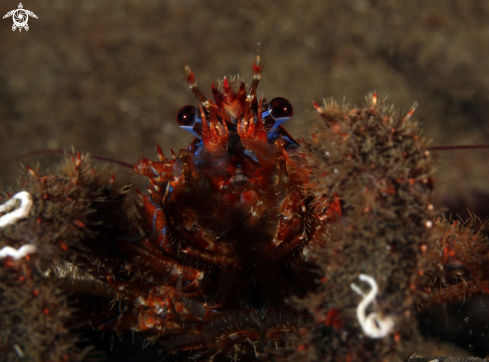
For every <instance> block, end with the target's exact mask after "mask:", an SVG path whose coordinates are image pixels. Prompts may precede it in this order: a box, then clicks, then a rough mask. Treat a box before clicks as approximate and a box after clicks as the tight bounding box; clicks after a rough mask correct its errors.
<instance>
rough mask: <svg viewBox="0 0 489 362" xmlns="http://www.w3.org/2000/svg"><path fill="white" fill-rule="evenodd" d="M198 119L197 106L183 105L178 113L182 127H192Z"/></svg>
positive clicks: (178, 120)
mask: <svg viewBox="0 0 489 362" xmlns="http://www.w3.org/2000/svg"><path fill="white" fill-rule="evenodd" d="M196 119H197V108H195V107H194V106H183V107H182V108H180V110H179V111H178V114H177V123H178V125H179V126H180V127H182V128H184V127H190V128H192V127H193V126H194V124H195V120H196Z"/></svg>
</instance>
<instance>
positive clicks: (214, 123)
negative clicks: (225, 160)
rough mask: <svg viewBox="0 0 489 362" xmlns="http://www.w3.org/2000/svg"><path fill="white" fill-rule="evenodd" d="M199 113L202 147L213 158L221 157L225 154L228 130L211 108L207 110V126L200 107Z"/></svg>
mask: <svg viewBox="0 0 489 362" xmlns="http://www.w3.org/2000/svg"><path fill="white" fill-rule="evenodd" d="M199 108H200V113H201V115H202V140H203V141H204V147H205V149H206V151H207V152H208V153H210V154H211V155H212V156H214V157H219V156H222V155H223V154H224V153H226V152H227V148H228V128H227V126H226V124H223V123H222V122H221V121H219V119H218V118H217V115H216V112H215V110H214V108H213V107H211V108H209V124H207V117H206V114H205V113H204V110H203V109H202V107H199Z"/></svg>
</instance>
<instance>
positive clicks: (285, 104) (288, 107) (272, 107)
mask: <svg viewBox="0 0 489 362" xmlns="http://www.w3.org/2000/svg"><path fill="white" fill-rule="evenodd" d="M268 110H269V111H270V115H271V116H272V117H273V119H275V121H278V120H279V119H281V118H286V119H285V120H284V121H282V122H285V121H287V120H288V119H289V118H290V117H292V114H294V108H293V107H292V104H291V103H290V102H289V101H288V100H287V99H285V98H282V97H278V98H274V99H272V100H271V102H270V103H269V104H268ZM282 122H281V123H282Z"/></svg>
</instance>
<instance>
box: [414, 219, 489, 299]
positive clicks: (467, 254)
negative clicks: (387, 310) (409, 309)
mask: <svg viewBox="0 0 489 362" xmlns="http://www.w3.org/2000/svg"><path fill="white" fill-rule="evenodd" d="M435 224H436V225H435V226H436V227H437V228H439V229H441V233H442V237H441V238H439V239H438V240H436V242H435V243H434V244H433V245H432V247H431V248H429V251H430V263H429V266H428V268H427V270H426V272H425V273H424V280H425V283H424V284H423V288H424V290H423V292H422V293H421V296H420V300H419V302H420V306H421V307H422V308H428V307H431V306H435V305H439V304H445V303H454V302H460V301H461V300H465V299H466V298H467V299H468V298H473V297H476V296H479V295H481V294H487V293H489V271H488V269H487V265H488V263H489V237H488V229H489V228H488V224H487V221H486V222H482V221H481V220H480V219H479V218H477V217H476V216H475V215H471V218H470V219H469V220H467V221H465V222H462V221H455V222H451V221H449V220H446V219H439V220H437V222H436V223H435Z"/></svg>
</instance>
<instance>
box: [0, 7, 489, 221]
mask: <svg viewBox="0 0 489 362" xmlns="http://www.w3.org/2000/svg"><path fill="white" fill-rule="evenodd" d="M17 1H18V0H16V1H14V0H2V1H1V3H0V15H3V14H6V13H7V12H8V11H10V10H13V9H16V8H17V6H18V3H17ZM23 5H24V8H25V9H28V10H30V11H33V12H34V13H35V14H36V15H37V16H38V17H39V19H34V18H30V19H29V26H30V29H29V31H28V32H26V31H24V30H23V31H22V32H19V31H18V30H17V31H15V32H12V30H11V27H12V18H7V19H3V20H1V21H0V164H2V165H1V166H0V190H5V187H6V185H9V184H13V183H15V179H16V178H17V177H18V175H19V169H20V166H19V163H18V162H14V163H13V164H10V165H6V164H5V162H8V161H10V160H12V159H14V158H15V157H16V156H18V155H21V154H23V153H26V152H31V151H36V150H46V149H51V150H52V149H68V150H69V149H71V147H72V146H74V147H75V148H76V149H77V150H82V151H89V152H90V153H92V154H95V155H100V156H107V157H112V158H114V159H117V160H121V161H126V162H131V163H134V162H135V161H136V158H137V157H140V156H146V157H150V158H154V157H155V156H156V147H155V145H156V144H157V143H158V144H160V145H161V147H162V148H163V151H164V152H165V153H166V154H169V150H170V148H173V149H174V150H175V151H178V150H179V149H180V148H184V147H186V146H187V145H188V143H189V142H190V141H191V139H192V137H191V136H190V134H189V133H187V132H185V131H182V130H180V129H179V128H178V126H177V124H176V122H175V116H176V113H177V111H178V109H179V108H180V107H181V106H183V105H185V104H196V99H195V97H194V96H193V94H192V93H191V92H190V90H189V89H188V87H187V85H186V84H185V82H184V80H183V79H182V78H181V76H180V75H181V74H183V73H184V69H183V67H184V65H185V62H187V63H188V65H189V66H191V68H192V70H193V71H194V72H195V74H196V76H197V83H198V85H199V86H200V87H201V89H202V90H203V92H204V93H205V94H206V95H208V96H211V91H210V82H211V81H215V80H216V79H217V78H218V77H222V76H224V75H227V76H228V77H229V76H231V75H235V74H239V75H240V76H241V77H243V78H244V79H245V80H246V81H247V82H248V83H249V82H250V81H251V79H252V72H251V64H252V62H253V60H254V58H255V56H256V52H257V48H258V46H257V44H258V43H260V44H261V45H260V54H261V56H262V60H263V61H264V62H266V63H267V64H266V67H265V70H264V73H263V80H262V83H261V84H260V87H259V89H258V91H259V92H258V93H259V94H261V93H263V94H264V95H265V96H266V97H267V98H268V99H269V100H270V99H271V98H274V97H277V96H283V97H286V98H288V99H289V100H290V101H291V102H292V103H293V105H294V107H295V115H294V117H293V119H292V120H291V121H289V122H288V124H286V128H287V129H288V130H289V131H291V133H292V134H293V135H306V136H307V134H308V132H309V129H310V127H311V124H312V122H311V120H310V118H311V114H310V112H312V111H313V107H312V104H311V101H312V100H315V101H317V102H320V101H321V99H322V98H325V97H330V96H334V97H335V98H336V99H337V100H340V101H341V100H342V99H343V98H345V99H346V100H347V101H348V102H350V103H353V104H358V105H362V104H363V103H364V96H365V95H366V94H367V92H369V91H373V90H376V91H377V92H378V94H379V96H380V97H383V96H384V95H388V101H389V102H392V103H395V104H396V105H397V106H398V107H399V108H400V109H402V110H404V111H405V112H407V111H408V110H409V108H410V107H411V105H412V104H413V102H414V101H417V102H418V103H419V107H418V109H417V110H416V112H415V116H416V117H417V119H418V120H419V121H420V122H421V123H422V124H423V126H422V128H423V129H424V130H425V131H424V132H425V135H426V137H427V138H428V139H432V140H433V142H432V144H433V145H448V144H450V145H459V144H489V117H488V114H489V103H488V101H489V69H488V58H489V20H488V19H489V2H488V1H487V0H433V1H429V2H428V1H423V0H419V1H407V0H403V1H399V0H391V1H388V0H386V1H373V0H342V1H331V0H330V1H326V0H315V1H312V0H303V1H294V0H283V1H278V0H277V1H251V0H249V1H217V0H216V1H205V0H175V1H156V0H145V1H136V0H121V1H100V0H83V1H82V0H54V1H48V0H42V1H41V0H26V1H25V2H23ZM56 157H57V159H58V160H59V159H60V158H61V156H56ZM56 157H55V158H56ZM437 158H438V172H439V173H438V176H437V180H438V184H437V192H438V195H439V200H440V202H443V203H445V204H448V205H449V206H451V207H453V209H452V210H453V211H454V212H459V213H463V212H464V210H465V208H466V207H469V208H470V209H471V210H473V211H476V212H479V213H480V214H483V213H484V210H483V207H484V206H485V205H487V204H488V201H489V198H488V197H487V196H486V195H487V194H488V187H487V185H486V184H487V182H486V180H487V176H488V174H489V173H488V166H489V165H488V163H487V162H486V160H487V159H488V158H489V151H477V152H476V151H452V152H443V153H438V154H437ZM45 159H46V157H27V158H25V159H23V160H22V162H23V163H25V164H35V163H37V162H40V163H41V164H42V165H43V164H45V163H46V161H45Z"/></svg>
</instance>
